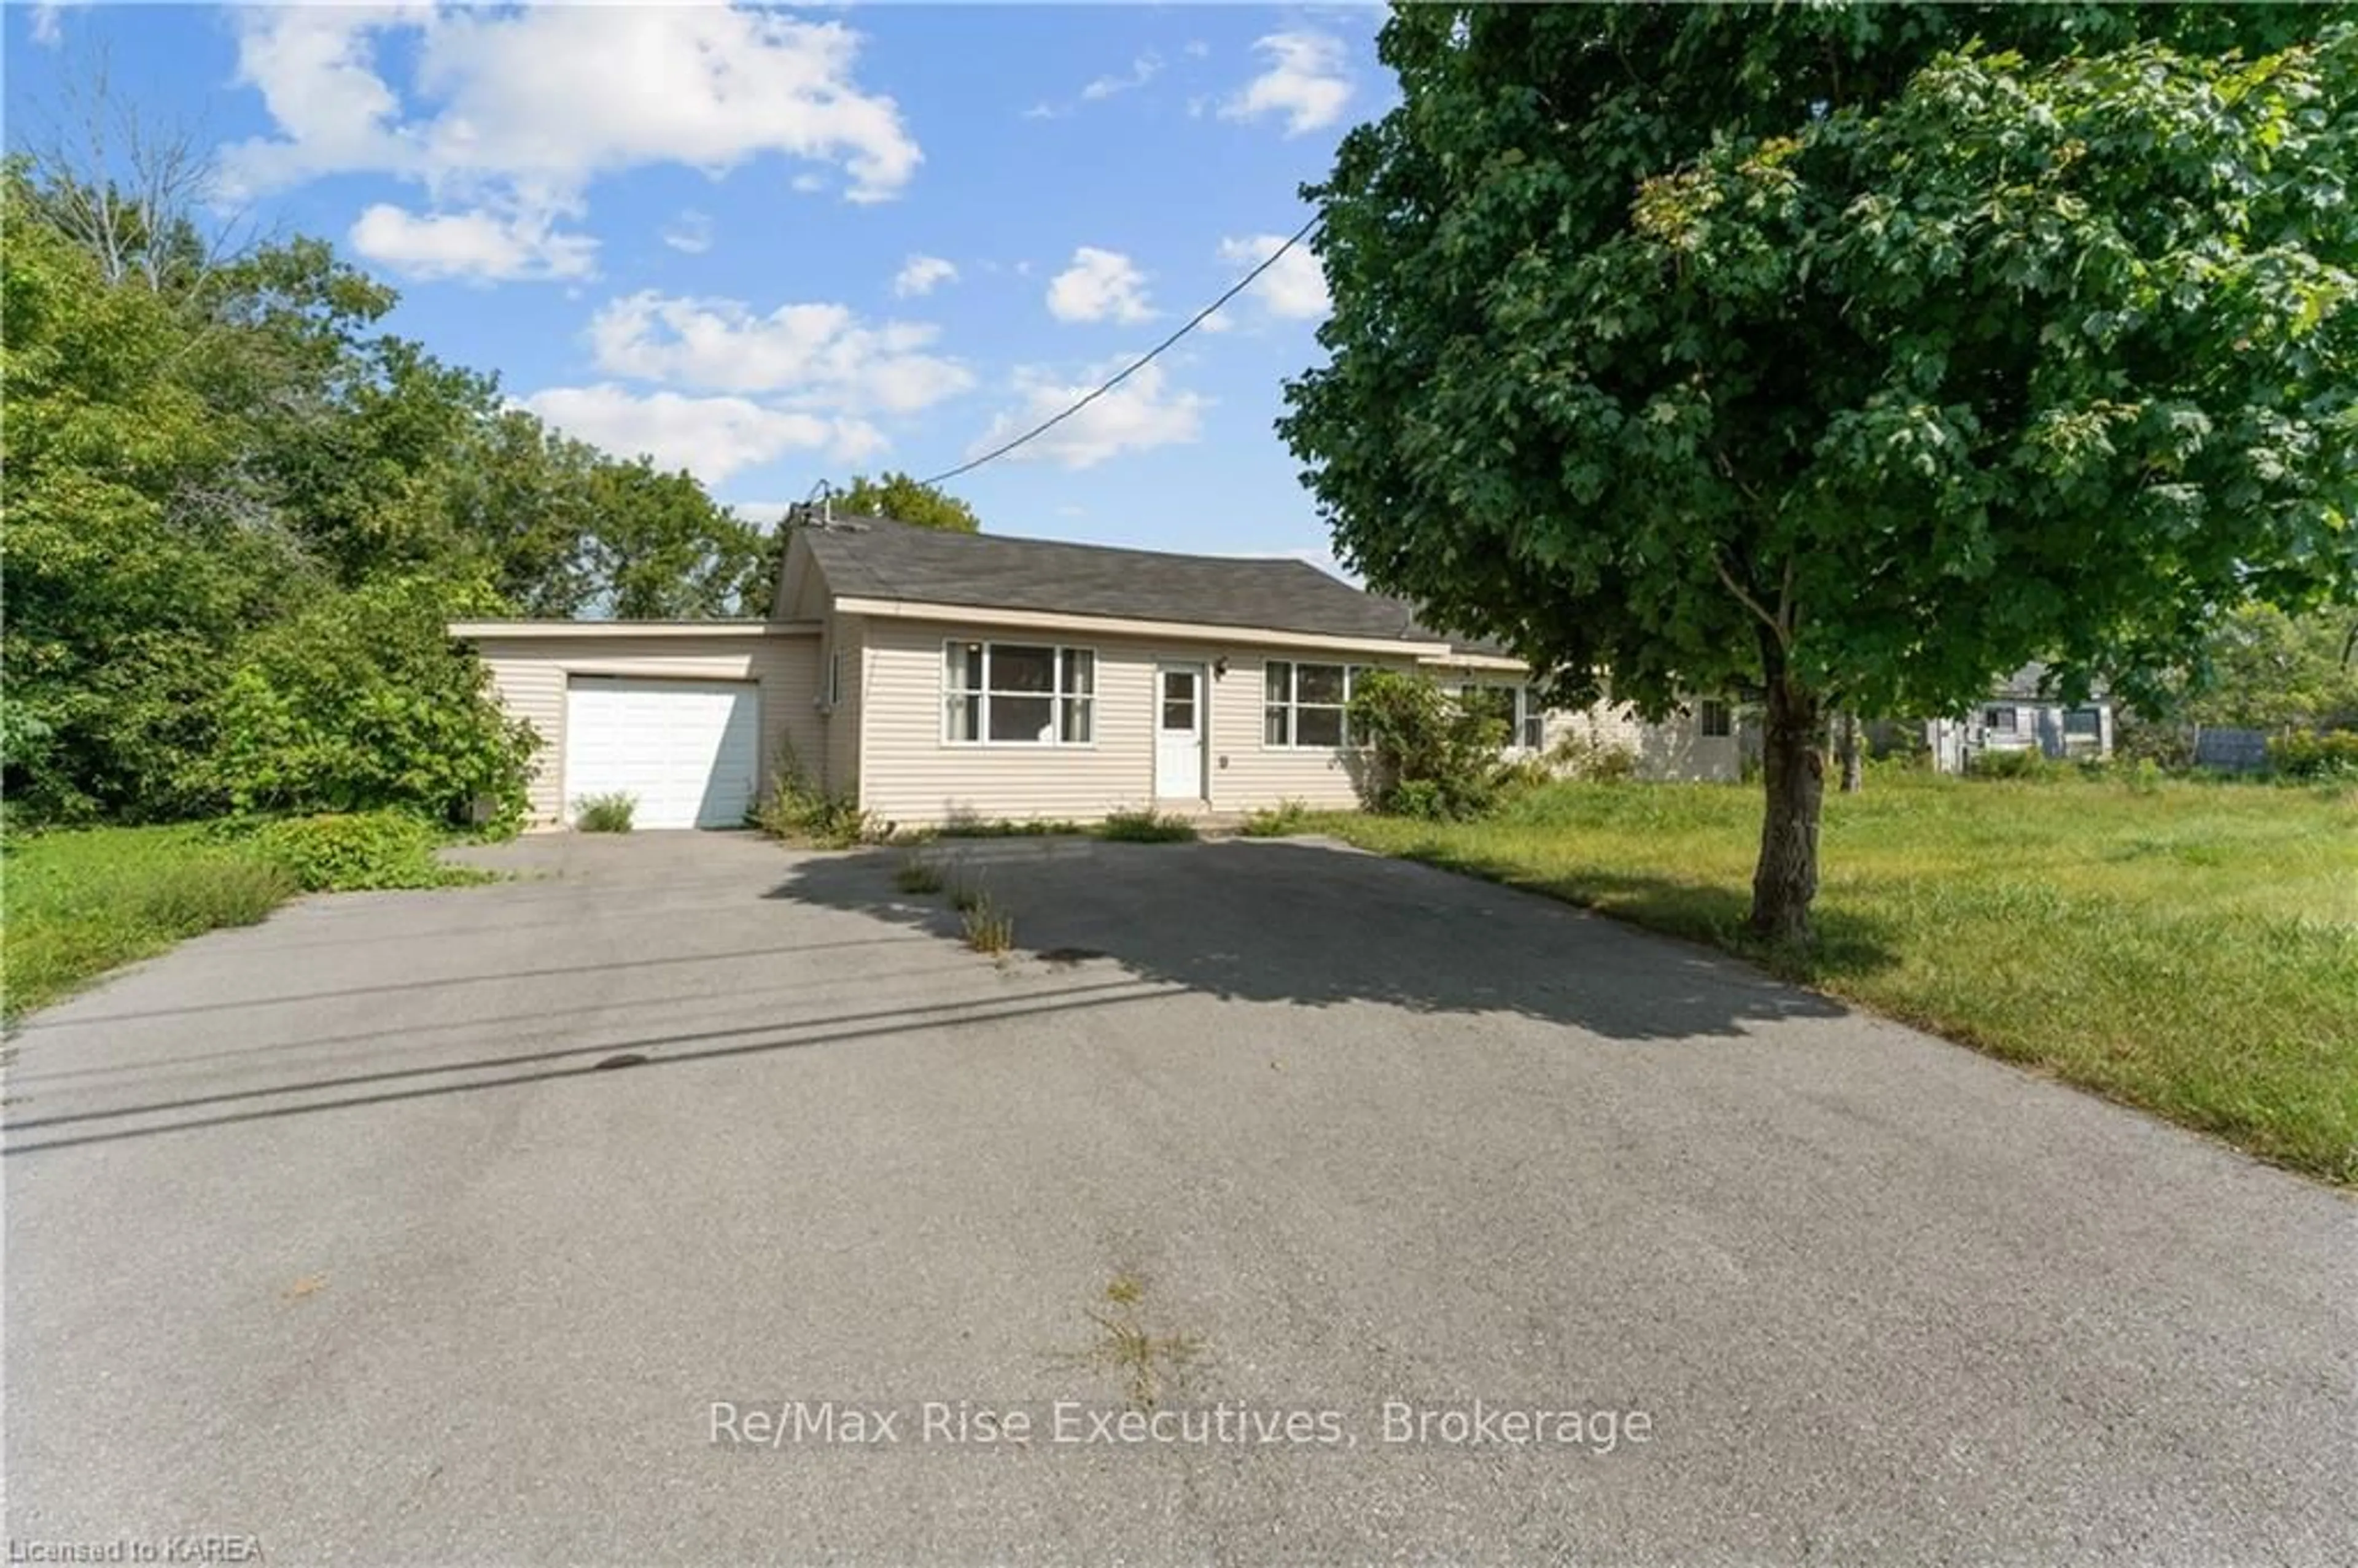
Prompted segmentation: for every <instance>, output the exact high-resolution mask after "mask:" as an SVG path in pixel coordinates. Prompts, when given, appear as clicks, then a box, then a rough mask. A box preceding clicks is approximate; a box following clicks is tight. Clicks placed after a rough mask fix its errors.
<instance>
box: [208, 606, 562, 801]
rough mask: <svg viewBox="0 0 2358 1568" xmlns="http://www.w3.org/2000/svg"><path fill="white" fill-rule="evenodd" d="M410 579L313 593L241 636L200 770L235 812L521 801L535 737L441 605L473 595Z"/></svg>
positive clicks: (457, 608) (214, 710) (217, 703)
mask: <svg viewBox="0 0 2358 1568" xmlns="http://www.w3.org/2000/svg"><path fill="white" fill-rule="evenodd" d="M477 603H478V601H477V600H475V599H474V598H472V597H471V596H470V595H469V594H466V593H463V592H461V593H457V594H454V593H453V591H452V590H451V589H449V587H447V586H446V585H444V584H440V583H437V582H432V581H427V580H425V579H414V578H404V579H395V580H390V581H385V582H377V583H371V584H369V585H367V586H366V587H363V588H359V589H353V590H352V591H351V592H349V593H341V594H335V595H332V596H330V597H329V598H326V599H323V600H320V601H319V603H317V604H314V605H312V606H311V607H310V608H308V609H307V610H305V611H303V612H302V613H300V614H298V615H297V616H295V617H293V618H292V619H290V620H287V621H285V622H280V623H278V624H276V625H275V626H271V627H269V628H267V629H266V630H265V631H262V632H260V633H256V634H255V635H254V636H253V637H252V638H250V639H248V640H247V642H246V643H245V644H244V645H243V648H242V649H240V651H239V653H238V654H237V656H236V658H235V659H234V661H233V664H232V665H231V668H230V670H229V672H228V676H227V678H226V679H225V680H224V681H223V682H222V687H221V691H220V693H219V695H218V697H216V698H215V699H214V701H213V704H212V716H213V719H214V722H215V725H216V727H217V729H218V731H219V740H218V742H217V743H216V745H215V746H214V748H213V751H212V753H211V757H210V759H209V760H208V761H207V762H205V763H204V764H203V766H202V767H201V768H200V770H199V771H200V774H201V776H202V778H203V779H204V781H205V782H206V784H208V785H209V786H210V787H211V789H213V790H214V791H216V792H217V793H218V794H219V795H221V796H222V797H223V798H226V799H227V800H228V801H229V802H230V804H231V805H232V806H234V807H235V808H236V809H237V810H239V811H242V812H256V811H266V812H337V813H345V812H361V811H377V810H383V809H401V810H407V811H413V812H416V813H419V814H422V815H424V816H427V817H430V818H433V819H435V820H437V821H442V822H450V823H458V822H465V821H468V820H470V819H471V816H473V815H474V814H475V811H476V807H477V804H478V803H479V802H480V803H481V804H482V806H484V807H485V808H487V811H488V815H489V816H492V818H494V819H497V820H514V819H515V818H517V817H519V816H522V814H523V812H524V808H525V779H526V775H527V771H528V767H529V764H530V762H531V758H532V753H533V751H534V749H535V747H536V746H537V745H538V744H539V741H538V738H537V737H536V736H535V735H534V733H533V731H532V729H531V727H530V726H529V725H527V724H525V723H524V722H523V721H522V720H520V719H511V718H510V717H508V715H507V714H506V713H505V712H504V711H503V709H502V708H500V705H499V702H498V700H497V698H496V697H493V696H492V690H491V684H490V676H489V675H488V673H487V672H486V671H485V669H484V667H483V665H482V662H481V660H479V659H477V658H475V657H474V656H473V655H472V654H469V653H467V652H465V651H464V650H462V649H460V647H458V646H457V645H456V644H454V643H452V642H451V641H450V638H449V630H448V625H447V622H448V620H449V616H450V615H451V614H452V613H454V612H456V611H461V610H464V609H466V608H468V607H470V606H472V605H475V604H477Z"/></svg>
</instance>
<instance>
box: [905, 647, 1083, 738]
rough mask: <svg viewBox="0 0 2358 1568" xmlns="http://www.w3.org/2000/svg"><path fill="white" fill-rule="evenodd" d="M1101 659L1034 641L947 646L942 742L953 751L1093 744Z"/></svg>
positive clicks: (943, 657) (944, 666)
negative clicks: (969, 747)
mask: <svg viewBox="0 0 2358 1568" xmlns="http://www.w3.org/2000/svg"><path fill="white" fill-rule="evenodd" d="M1097 675H1098V656H1097V654H1096V653H1095V652H1094V651H1093V650H1091V649H1088V648H1063V647H1055V646H1052V645H1049V644H1046V643H945V644H944V645H943V654H942V708H943V713H942V739H943V740H944V741H946V742H947V743H948V744H950V745H953V746H1086V745H1087V744H1089V743H1090V741H1092V740H1093V739H1094V738H1095V736H1096V730H1095V728H1094V727H1095V724H1096V714H1095V712H1094V711H1093V709H1094V708H1095V707H1096V696H1097Z"/></svg>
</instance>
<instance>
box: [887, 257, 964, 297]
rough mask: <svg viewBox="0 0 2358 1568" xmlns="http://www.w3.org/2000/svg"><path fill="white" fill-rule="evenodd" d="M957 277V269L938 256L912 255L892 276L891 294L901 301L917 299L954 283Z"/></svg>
mask: <svg viewBox="0 0 2358 1568" xmlns="http://www.w3.org/2000/svg"><path fill="white" fill-rule="evenodd" d="M957 275H958V269H957V266H956V265H954V264H952V263H950V262H946V261H944V260H943V259H942V258H941V257H939V256H925V255H913V256H911V257H910V258H909V259H908V260H907V261H905V262H903V263H902V264H901V270H900V271H899V272H897V273H895V274H893V275H892V292H893V293H895V294H897V295H899V296H900V297H902V298H903V299H909V298H914V297H922V296H924V295H927V294H931V293H932V292H933V291H934V290H935V289H936V287H940V286H941V285H943V284H945V283H956V282H957Z"/></svg>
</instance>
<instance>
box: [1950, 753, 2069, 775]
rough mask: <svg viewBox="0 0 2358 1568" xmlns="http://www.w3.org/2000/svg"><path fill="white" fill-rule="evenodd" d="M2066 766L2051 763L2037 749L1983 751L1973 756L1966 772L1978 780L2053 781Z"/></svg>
mask: <svg viewBox="0 0 2358 1568" xmlns="http://www.w3.org/2000/svg"><path fill="white" fill-rule="evenodd" d="M2064 767H2065V764H2063V763H2061V762H2050V761H2048V759H2047V757H2046V755H2045V754H2044V753H2043V752H2039V750H2038V749H2037V748H2036V747H2030V746H2026V747H2023V748H2022V749H2021V750H2019V751H1983V752H1974V754H1973V757H1972V760H1971V761H1970V762H1967V764H1966V766H1965V772H1966V773H1970V774H1971V775H1973V776H1974V778H1977V779H2052V778H2057V777H2060V776H2061V774H2062V773H2063V771H2064Z"/></svg>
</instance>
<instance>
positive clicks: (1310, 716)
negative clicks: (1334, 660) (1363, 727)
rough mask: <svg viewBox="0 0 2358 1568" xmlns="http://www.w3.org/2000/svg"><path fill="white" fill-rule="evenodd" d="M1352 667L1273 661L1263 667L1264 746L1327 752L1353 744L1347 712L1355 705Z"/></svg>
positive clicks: (1354, 672) (1294, 661)
mask: <svg viewBox="0 0 2358 1568" xmlns="http://www.w3.org/2000/svg"><path fill="white" fill-rule="evenodd" d="M1356 673H1357V671H1356V669H1355V668H1354V666H1352V665H1313V664H1305V663H1303V661H1301V660H1298V659H1271V660H1269V661H1268V662H1267V663H1265V664H1263V665H1261V682H1262V690H1263V695H1264V702H1263V708H1262V713H1263V716H1264V718H1263V724H1262V730H1261V741H1262V743H1263V744H1265V745H1270V746H1297V747H1313V748H1318V749H1327V748H1332V747H1336V746H1347V745H1349V744H1350V743H1351V724H1350V719H1349V716H1348V715H1347V712H1346V711H1345V710H1346V709H1347V708H1348V707H1349V705H1350V701H1351V680H1352V677H1353V676H1354V675H1355V674H1356Z"/></svg>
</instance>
